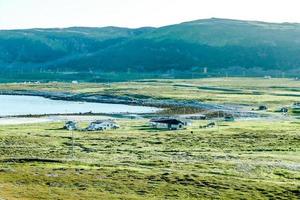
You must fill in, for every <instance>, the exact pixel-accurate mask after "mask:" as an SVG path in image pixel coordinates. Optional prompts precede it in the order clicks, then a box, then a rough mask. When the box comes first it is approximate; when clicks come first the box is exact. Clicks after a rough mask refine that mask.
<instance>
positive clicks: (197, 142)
mask: <svg viewBox="0 0 300 200" xmlns="http://www.w3.org/2000/svg"><path fill="white" fill-rule="evenodd" d="M119 123H120V125H121V128H120V129H118V130H115V131H113V130H112V131H105V132H94V133H90V132H74V135H75V139H74V156H73V158H72V139H71V138H72V137H71V135H72V133H71V132H68V131H65V130H61V129H60V128H61V127H62V126H63V124H61V123H51V124H31V125H22V126H15V125H13V126H12V125H10V126H1V127H0V143H1V148H0V159H1V161H0V197H1V198H2V199H297V198H299V196H300V192H299V191H300V156H299V155H300V135H299V131H298V130H299V128H300V123H299V122H294V121H286V122H271V121H240V122H222V123H221V124H220V126H219V128H217V127H216V128H211V129H199V128H198V127H199V126H200V125H202V124H205V123H206V122H204V121H203V122H195V123H194V125H193V126H192V127H189V128H188V129H187V130H181V131H156V130H151V129H149V128H148V127H147V126H146V125H147V121H144V120H132V121H126V120H121V121H119ZM38 159H40V160H38ZM41 159H43V160H41Z"/></svg>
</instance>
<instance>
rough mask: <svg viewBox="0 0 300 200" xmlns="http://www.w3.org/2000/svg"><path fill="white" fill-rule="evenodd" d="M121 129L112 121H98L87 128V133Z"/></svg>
mask: <svg viewBox="0 0 300 200" xmlns="http://www.w3.org/2000/svg"><path fill="white" fill-rule="evenodd" d="M117 128H120V126H119V125H118V124H117V123H116V122H114V121H112V120H97V121H94V122H91V123H90V125H89V126H88V127H87V128H86V130H87V131H98V130H99V131H103V130H109V129H117Z"/></svg>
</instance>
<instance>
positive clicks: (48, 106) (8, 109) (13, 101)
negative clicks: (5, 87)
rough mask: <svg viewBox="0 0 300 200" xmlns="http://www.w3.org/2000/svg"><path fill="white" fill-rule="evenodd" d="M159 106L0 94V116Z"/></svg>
mask: <svg viewBox="0 0 300 200" xmlns="http://www.w3.org/2000/svg"><path fill="white" fill-rule="evenodd" d="M159 110H160V109H159V108H154V107H146V106H131V105H124V104H108V103H89V102H76V101H62V100H51V99H47V98H44V97H36V96H21V95H0V116H18V115H30V114H31V115H43V114H75V113H87V112H93V113H105V114H118V113H139V114H142V113H154V112H157V111H159Z"/></svg>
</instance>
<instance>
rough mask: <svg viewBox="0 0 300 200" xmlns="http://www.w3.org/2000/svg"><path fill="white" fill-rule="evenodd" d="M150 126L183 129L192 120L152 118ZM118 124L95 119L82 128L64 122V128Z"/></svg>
mask: <svg viewBox="0 0 300 200" xmlns="http://www.w3.org/2000/svg"><path fill="white" fill-rule="evenodd" d="M149 125H150V127H152V128H155V129H166V130H179V129H184V128H186V127H187V126H190V125H192V122H191V121H190V120H187V119H179V118H171V117H170V118H169V117H168V118H167V117H162V118H154V119H151V120H150V122H149ZM117 128H120V126H119V125H118V124H117V123H116V122H115V121H114V120H97V121H93V122H91V123H90V124H89V125H88V127H86V128H84V129H80V128H79V127H78V125H77V123H76V122H74V121H68V122H66V123H65V126H64V129H67V130H69V131H74V130H81V131H104V130H111V129H117Z"/></svg>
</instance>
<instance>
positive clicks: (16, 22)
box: [0, 0, 300, 29]
mask: <svg viewBox="0 0 300 200" xmlns="http://www.w3.org/2000/svg"><path fill="white" fill-rule="evenodd" d="M299 10H300V0H0V29H25V28H54V27H71V26H88V27H103V26H121V27H131V28H136V27H142V26H154V27H160V26H165V25H170V24H176V23H180V22H185V21H192V20H196V19H205V18H211V17H216V18H229V19H241V20H257V21H267V22H299V23H300V11H299Z"/></svg>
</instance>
